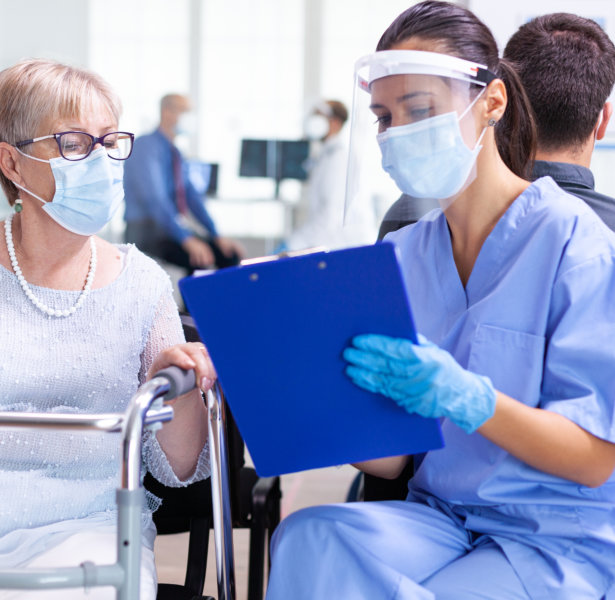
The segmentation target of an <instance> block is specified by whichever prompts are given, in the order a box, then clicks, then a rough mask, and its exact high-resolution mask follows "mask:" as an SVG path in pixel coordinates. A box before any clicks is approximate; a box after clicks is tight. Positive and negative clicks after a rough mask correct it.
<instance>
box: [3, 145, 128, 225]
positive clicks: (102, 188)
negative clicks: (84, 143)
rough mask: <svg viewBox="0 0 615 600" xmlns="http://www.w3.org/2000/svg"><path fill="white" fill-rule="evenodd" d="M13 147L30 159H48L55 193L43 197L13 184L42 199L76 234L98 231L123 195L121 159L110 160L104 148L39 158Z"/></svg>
mask: <svg viewBox="0 0 615 600" xmlns="http://www.w3.org/2000/svg"><path fill="white" fill-rule="evenodd" d="M17 151H18V152H19V153H20V154H22V155H23V156H26V157H28V158H30V159H32V160H37V161H39V162H45V163H49V165H50V166H51V171H52V173H53V178H54V180H55V186H56V190H55V194H54V195H53V199H52V200H51V201H49V200H45V199H44V198H41V197H40V196H38V195H36V194H35V193H34V192H31V191H30V190H28V189H27V188H25V187H22V186H21V185H19V184H17V183H15V182H14V181H13V183H14V184H15V186H16V187H18V188H19V189H21V190H23V191H24V192H27V193H28V194H30V195H31V196H33V197H34V198H36V199H37V200H39V201H40V202H42V203H43V205H44V206H43V210H44V211H45V212H46V213H47V214H48V215H49V216H50V217H51V218H52V219H53V220H54V221H55V222H56V223H58V224H59V225H61V226H62V227H64V229H67V230H68V231H72V232H73V233H76V234H79V235H93V234H95V233H97V232H99V231H100V230H101V229H102V228H103V227H104V226H105V225H106V224H107V223H108V222H109V221H110V220H111V218H112V217H113V215H114V213H115V211H116V210H117V209H118V207H119V206H120V204H121V203H122V200H123V199H124V184H123V173H124V163H123V161H122V160H114V159H112V158H110V157H109V156H108V155H107V152H106V150H105V149H104V148H98V149H96V150H93V151H92V152H91V154H89V156H87V157H86V158H84V159H82V160H66V159H65V158H62V157H58V158H52V159H51V160H43V159H42V158H36V157H35V156H30V155H28V154H26V153H25V152H22V151H21V150H19V148H17Z"/></svg>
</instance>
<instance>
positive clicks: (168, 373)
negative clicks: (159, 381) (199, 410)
mask: <svg viewBox="0 0 615 600" xmlns="http://www.w3.org/2000/svg"><path fill="white" fill-rule="evenodd" d="M154 377H164V378H165V379H166V380H167V381H168V382H169V385H170V386H171V388H170V389H169V391H168V392H167V393H166V394H165V395H164V396H163V397H162V399H163V400H172V399H173V398H176V397H177V396H181V395H182V394H187V393H188V392H190V391H191V390H193V389H194V388H195V387H196V375H195V373H194V370H193V369H190V370H188V371H185V370H184V369H180V368H179V367H176V366H173V365H172V366H170V367H166V368H165V369H161V370H160V371H158V372H157V373H156V374H155V375H154ZM152 379H153V378H152Z"/></svg>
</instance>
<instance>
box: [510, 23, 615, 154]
mask: <svg viewBox="0 0 615 600" xmlns="http://www.w3.org/2000/svg"><path fill="white" fill-rule="evenodd" d="M504 57H505V58H506V59H508V60H509V61H511V62H512V63H513V64H514V65H515V67H516V68H517V70H518V72H519V75H520V77H521V81H522V82H523V85H524V86H525V90H526V92H527V95H528V97H529V99H530V103H531V104H532V108H533V109H534V114H535V118H536V125H537V129H538V146H539V147H540V149H542V150H548V151H553V150H561V149H564V148H571V149H574V148H578V147H580V146H581V145H582V144H583V143H585V142H586V141H587V139H588V137H589V136H590V135H591V132H592V130H593V128H594V126H595V125H596V121H597V120H598V115H599V114H600V111H601V110H602V107H603V106H604V103H605V102H606V100H607V98H608V97H609V95H610V93H611V90H612V89H613V84H614V83H615V46H614V45H613V42H612V41H611V40H610V39H609V36H608V35H607V34H606V33H605V31H604V30H603V29H602V28H601V27H600V26H599V25H598V24H597V23H596V22H595V21H592V20H591V19H585V18H583V17H579V16H577V15H572V14H569V13H553V14H549V15H543V16H540V17H536V18H535V19H532V20H531V21H529V22H528V23H526V24H525V25H522V26H521V27H520V28H519V30H518V31H517V32H516V33H515V34H514V35H513V36H512V37H511V38H510V40H509V42H508V44H507V45H506V48H505V49H504Z"/></svg>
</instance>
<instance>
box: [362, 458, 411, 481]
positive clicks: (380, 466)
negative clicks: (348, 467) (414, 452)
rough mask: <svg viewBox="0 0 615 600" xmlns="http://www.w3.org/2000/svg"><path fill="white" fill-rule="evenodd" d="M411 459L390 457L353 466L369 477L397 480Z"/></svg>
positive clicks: (365, 461)
mask: <svg viewBox="0 0 615 600" xmlns="http://www.w3.org/2000/svg"><path fill="white" fill-rule="evenodd" d="M409 458H410V457H409V456H388V457H386V458H375V459H373V460H364V461H363V462H358V463H353V465H352V466H353V467H356V468H357V469H359V470H361V471H363V472H364V473H367V474H368V475H375V476H376V477H382V478H383V479H395V478H396V477H397V476H399V475H400V474H401V472H402V471H403V470H404V467H405V466H406V465H407V464H408V459H409Z"/></svg>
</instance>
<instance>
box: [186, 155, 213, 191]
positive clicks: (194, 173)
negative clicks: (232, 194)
mask: <svg viewBox="0 0 615 600" xmlns="http://www.w3.org/2000/svg"><path fill="white" fill-rule="evenodd" d="M188 179H189V180H190V183H192V185H193V186H194V188H195V189H196V190H197V192H199V194H202V195H204V196H205V195H207V196H211V197H215V196H217V194H218V163H209V162H203V161H201V160H190V161H188Z"/></svg>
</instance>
